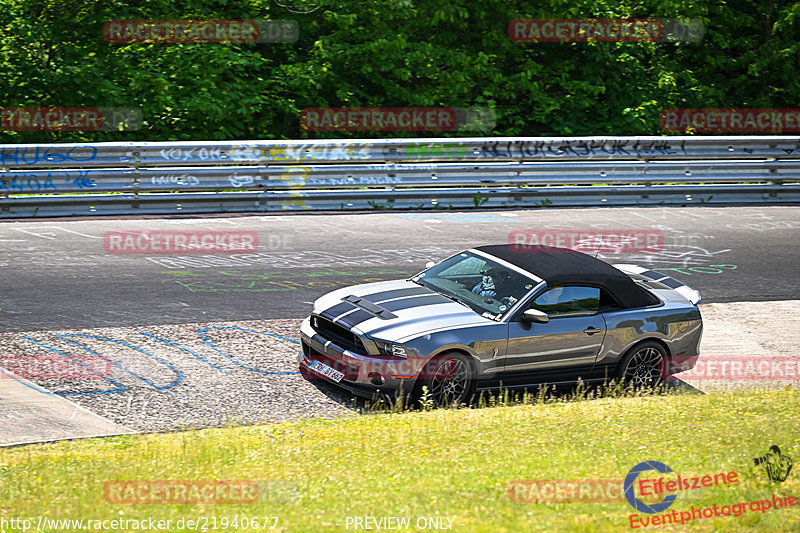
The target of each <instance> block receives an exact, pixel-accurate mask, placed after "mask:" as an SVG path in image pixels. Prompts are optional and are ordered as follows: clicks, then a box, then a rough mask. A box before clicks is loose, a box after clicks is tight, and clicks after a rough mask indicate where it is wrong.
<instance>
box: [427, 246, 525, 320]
mask: <svg viewBox="0 0 800 533" xmlns="http://www.w3.org/2000/svg"><path fill="white" fill-rule="evenodd" d="M412 281H415V282H417V283H420V284H422V285H425V286H426V287H428V288H430V289H432V290H434V291H436V292H438V293H441V294H443V295H445V296H448V297H450V298H453V299H454V300H456V301H459V302H461V303H463V304H465V305H467V306H468V307H470V308H471V309H472V310H473V311H475V312H476V313H478V314H479V315H481V316H483V317H486V318H489V319H491V320H501V319H502V318H503V315H505V314H506V313H507V312H508V311H509V310H510V309H511V308H512V307H513V306H514V304H515V303H516V302H518V301H519V300H520V299H522V298H523V297H524V296H525V295H526V294H527V293H528V292H529V291H530V290H531V289H533V288H534V287H535V286H536V281H535V280H534V279H533V278H530V277H528V276H525V275H523V274H520V273H519V272H517V271H515V270H512V269H510V268H508V267H506V266H503V265H501V264H500V263H496V262H494V261H492V260H490V259H486V258H485V257H481V256H479V255H476V254H473V253H471V252H462V253H460V254H457V255H454V256H453V257H451V258H449V259H446V260H444V261H442V262H441V263H439V264H438V265H435V266H432V267H431V268H429V269H428V270H426V271H424V272H422V273H420V274H418V275H416V276H415V277H413V278H412Z"/></svg>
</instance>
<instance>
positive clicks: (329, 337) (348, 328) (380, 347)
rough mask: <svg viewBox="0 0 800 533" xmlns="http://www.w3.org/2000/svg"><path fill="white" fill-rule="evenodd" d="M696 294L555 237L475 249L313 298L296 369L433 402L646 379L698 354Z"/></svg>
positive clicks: (363, 392) (356, 387)
mask: <svg viewBox="0 0 800 533" xmlns="http://www.w3.org/2000/svg"><path fill="white" fill-rule="evenodd" d="M699 301H700V295H699V293H698V292H697V291H695V290H694V289H691V288H689V287H687V286H686V285H684V284H683V283H681V282H679V281H677V280H675V279H673V278H671V277H669V276H666V275H664V274H662V273H660V272H656V271H653V270H648V269H646V268H642V267H638V266H636V265H622V264H619V265H614V266H612V265H610V264H608V263H605V262H604V261H601V260H599V259H595V258H593V257H591V256H589V255H586V254H583V253H580V252H575V251H572V250H568V249H564V248H550V247H537V248H531V249H527V250H518V249H516V248H515V247H514V246H513V245H492V246H480V247H477V248H472V249H469V250H465V251H463V252H460V253H457V254H455V255H453V256H451V257H449V258H447V259H445V260H444V261H442V262H441V263H438V264H431V263H429V265H428V268H427V269H426V270H424V271H422V272H420V273H419V274H417V275H415V276H413V277H412V278H410V279H406V280H396V281H383V282H378V283H368V284H365V285H356V286H353V287H347V288H343V289H339V290H335V291H333V292H331V293H328V294H326V295H325V296H322V297H321V298H319V299H318V300H317V301H316V302H314V308H313V310H312V313H311V316H309V317H308V318H306V319H305V320H303V322H302V324H301V326H300V332H301V343H302V352H301V353H300V354H299V356H298V361H299V363H300V371H301V372H302V374H303V375H304V376H306V377H307V378H309V379H312V378H319V379H323V380H326V381H329V382H331V383H335V384H336V385H338V386H340V387H343V388H345V389H347V390H349V391H351V392H352V393H354V394H356V395H358V396H366V397H374V396H375V395H376V394H380V395H386V396H388V397H394V398H396V397H398V396H403V397H406V395H408V394H411V395H412V397H418V396H419V395H420V393H421V391H422V390H423V388H422V387H423V386H427V387H428V388H427V391H428V393H429V394H430V395H431V396H430V397H431V399H432V400H433V401H434V402H435V403H436V404H439V405H442V404H453V403H456V404H460V403H462V402H467V401H470V399H471V398H472V397H473V396H474V395H475V394H476V393H479V392H480V391H483V390H489V389H496V388H498V387H503V388H529V389H534V388H536V387H537V386H539V385H541V384H558V383H565V382H575V381H577V380H578V379H579V378H580V379H582V380H583V381H584V382H588V383H591V382H596V381H608V380H610V379H621V380H624V381H625V382H627V383H629V384H632V385H634V386H652V385H654V384H657V383H659V382H660V381H661V380H662V379H664V378H666V377H667V376H668V375H669V374H671V373H674V371H675V368H676V362H680V370H686V369H689V368H692V366H694V363H695V361H696V360H697V357H698V355H699V354H698V349H699V345H700V337H701V334H702V329H703V326H702V319H701V317H700V311H699V309H698V308H697V303H698V302H699Z"/></svg>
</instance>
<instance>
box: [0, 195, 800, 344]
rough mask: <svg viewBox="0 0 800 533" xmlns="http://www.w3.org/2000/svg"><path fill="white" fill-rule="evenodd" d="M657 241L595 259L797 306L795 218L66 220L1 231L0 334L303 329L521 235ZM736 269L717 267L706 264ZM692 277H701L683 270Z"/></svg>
mask: <svg viewBox="0 0 800 533" xmlns="http://www.w3.org/2000/svg"><path fill="white" fill-rule="evenodd" d="M547 228H550V229H592V228H594V229H598V228H603V229H628V230H634V229H635V230H646V231H660V232H662V234H663V238H664V246H663V249H662V250H661V251H660V252H658V253H653V254H628V253H621V254H609V253H601V254H599V256H600V257H601V258H602V259H606V260H609V261H611V262H628V263H637V264H641V265H642V266H648V267H652V268H661V269H679V270H669V271H667V273H670V274H672V275H673V276H675V277H676V278H677V279H679V280H682V281H684V282H686V283H687V284H688V285H690V286H692V287H694V288H696V289H698V290H700V291H701V294H702V295H703V301H704V302H706V303H708V302H731V301H763V300H787V299H793V298H796V297H797V296H798V295H800V277H798V276H797V265H798V262H799V261H800V246H798V245H797V234H798V230H800V207H752V208H750V207H730V208H704V207H695V208H606V209H542V210H529V211H482V212H481V211H467V212H458V211H438V212H427V211H426V212H414V211H411V212H401V213H385V212H376V213H363V214H352V215H350V214H348V215H344V214H330V215H326V214H314V215H293V214H286V215H272V216H241V217H234V218H210V217H206V218H172V219H155V218H153V219H123V220H120V219H114V220H109V219H91V220H81V221H72V220H67V219H58V220H46V221H21V222H4V223H0V283H2V286H3V291H2V294H1V295H0V308H1V309H2V310H0V324H2V328H3V331H5V332H10V331H32V330H47V329H57V328H95V327H118V326H146V325H153V324H178V323H194V322H204V321H205V322H209V321H230V320H259V319H265V318H298V317H303V316H305V315H307V314H308V312H309V310H310V302H311V301H313V300H314V299H315V298H316V297H318V296H320V295H321V294H324V293H325V292H327V291H329V290H331V289H332V288H336V287H343V286H346V285H350V284H357V283H363V282H366V281H371V280H376V281H377V280H385V279H394V278H401V277H403V276H406V275H409V274H413V273H415V272H418V271H419V270H421V269H422V268H423V267H424V265H425V263H426V262H427V261H428V260H439V259H443V258H444V257H445V256H447V255H449V254H451V253H453V252H456V251H458V250H461V249H464V248H467V247H470V246H474V245H480V244H486V243H507V242H508V239H509V234H510V233H511V232H512V231H515V230H528V229H547ZM144 230H149V231H156V230H165V231H186V230H212V231H214V230H216V231H255V232H257V234H258V240H259V246H258V251H257V252H255V253H250V254H213V255H208V254H190V255H174V254H160V255H159V254H121V253H106V251H105V248H104V246H103V244H104V240H103V236H104V234H105V233H106V232H109V231H117V232H133V231H144ZM720 264H721V265H729V266H730V265H733V266H735V268H730V267H724V268H716V267H710V266H709V265H720ZM691 269H695V270H691Z"/></svg>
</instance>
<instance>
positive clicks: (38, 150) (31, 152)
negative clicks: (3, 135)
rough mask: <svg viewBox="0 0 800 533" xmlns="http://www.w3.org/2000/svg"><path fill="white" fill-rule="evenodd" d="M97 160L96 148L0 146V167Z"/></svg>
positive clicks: (82, 146) (86, 146) (88, 146)
mask: <svg viewBox="0 0 800 533" xmlns="http://www.w3.org/2000/svg"><path fill="white" fill-rule="evenodd" d="M96 158H97V146H93V145H91V144H82V145H77V146H69V145H66V146H59V145H53V146H30V145H7V146H0V167H10V166H27V165H39V164H49V163H52V165H53V166H57V165H58V164H59V163H67V162H78V163H83V162H87V161H93V160H94V159H96Z"/></svg>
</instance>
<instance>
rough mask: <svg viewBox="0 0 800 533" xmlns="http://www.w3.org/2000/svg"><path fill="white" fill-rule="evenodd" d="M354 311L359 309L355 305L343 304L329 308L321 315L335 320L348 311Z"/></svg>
mask: <svg viewBox="0 0 800 533" xmlns="http://www.w3.org/2000/svg"><path fill="white" fill-rule="evenodd" d="M353 309H358V307H356V306H355V305H353V304H351V303H350V302H342V303H340V304H336V305H334V306H333V307H329V308H328V309H326V310H324V311H323V312H321V313H320V316H324V317H325V318H327V319H329V320H333V319H334V318H336V317H337V316H339V315H342V314H344V313H346V312H348V311H352V310H353Z"/></svg>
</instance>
